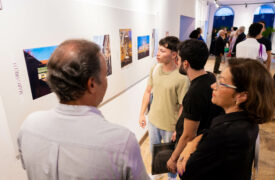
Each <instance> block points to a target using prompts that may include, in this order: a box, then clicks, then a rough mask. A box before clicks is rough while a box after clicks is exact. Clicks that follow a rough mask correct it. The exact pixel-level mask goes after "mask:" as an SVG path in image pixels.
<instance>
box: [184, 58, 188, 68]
mask: <svg viewBox="0 0 275 180" xmlns="http://www.w3.org/2000/svg"><path fill="white" fill-rule="evenodd" d="M183 66H184V67H185V68H187V67H189V62H188V61H187V60H186V59H185V60H184V61H183Z"/></svg>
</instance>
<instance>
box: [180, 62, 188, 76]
mask: <svg viewBox="0 0 275 180" xmlns="http://www.w3.org/2000/svg"><path fill="white" fill-rule="evenodd" d="M179 73H180V74H182V75H187V71H186V70H185V69H184V67H183V65H182V64H181V65H180V68H179Z"/></svg>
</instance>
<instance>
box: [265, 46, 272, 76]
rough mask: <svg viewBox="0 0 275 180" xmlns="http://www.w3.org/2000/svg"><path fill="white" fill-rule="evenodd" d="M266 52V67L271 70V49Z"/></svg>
mask: <svg viewBox="0 0 275 180" xmlns="http://www.w3.org/2000/svg"><path fill="white" fill-rule="evenodd" d="M266 53H267V60H266V62H265V64H266V69H267V70H268V71H270V64H271V51H266Z"/></svg>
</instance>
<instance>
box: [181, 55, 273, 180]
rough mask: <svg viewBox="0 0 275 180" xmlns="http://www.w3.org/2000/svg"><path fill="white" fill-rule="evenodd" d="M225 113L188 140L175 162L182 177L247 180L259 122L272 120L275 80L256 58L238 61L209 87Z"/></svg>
mask: <svg viewBox="0 0 275 180" xmlns="http://www.w3.org/2000/svg"><path fill="white" fill-rule="evenodd" d="M211 88H212V89H213V93H212V102H213V103H214V104H216V105H218V106H221V107H222V108H223V109H224V111H225V113H226V114H225V115H221V116H218V117H216V118H214V119H213V121H212V124H211V127H210V129H209V130H208V131H206V132H205V133H204V134H203V135H200V136H197V137H196V138H195V139H194V140H193V141H192V142H190V143H188V144H187V146H186V148H185V149H184V151H183V152H182V153H181V155H180V158H179V160H178V162H177V170H178V172H179V174H180V175H181V178H182V179H184V180H189V179H192V180H196V179H199V180H204V179H206V180H208V179H209V180H216V179H217V180H221V179H222V180H227V179H228V180H229V179H230V180H250V179H251V169H252V164H253V160H254V156H255V142H256V138H257V136H258V132H259V126H258V124H261V123H265V122H267V121H270V120H272V118H273V115H274V114H273V113H274V108H275V96H274V95H275V83H274V81H273V80H272V77H271V75H270V73H269V72H268V71H267V70H266V68H265V67H264V66H263V65H262V64H261V63H259V62H258V61H255V60H251V59H236V60H231V61H229V65H228V67H227V68H226V69H225V70H224V71H223V72H222V73H221V75H220V76H218V77H217V82H216V83H214V84H212V85H211Z"/></svg>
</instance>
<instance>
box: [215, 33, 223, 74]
mask: <svg viewBox="0 0 275 180" xmlns="http://www.w3.org/2000/svg"><path fill="white" fill-rule="evenodd" d="M224 47H225V32H224V30H220V31H219V37H218V38H217V39H216V44H215V56H216V59H215V65H214V70H213V72H214V73H215V74H219V73H220V70H219V68H220V64H221V60H222V58H223V55H224Z"/></svg>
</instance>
